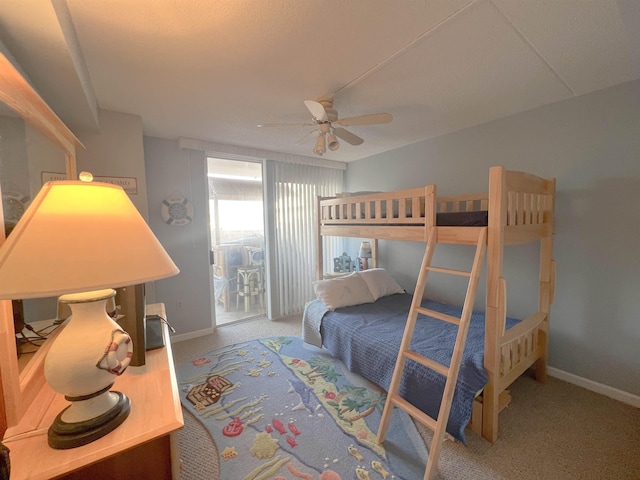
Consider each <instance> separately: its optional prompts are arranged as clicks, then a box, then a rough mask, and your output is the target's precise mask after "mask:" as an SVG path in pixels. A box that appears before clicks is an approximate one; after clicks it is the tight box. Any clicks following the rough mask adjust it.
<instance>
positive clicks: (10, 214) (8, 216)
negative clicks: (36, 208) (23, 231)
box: [2, 191, 31, 224]
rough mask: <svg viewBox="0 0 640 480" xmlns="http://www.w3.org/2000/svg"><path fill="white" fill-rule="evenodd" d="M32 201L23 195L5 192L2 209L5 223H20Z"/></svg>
mask: <svg viewBox="0 0 640 480" xmlns="http://www.w3.org/2000/svg"><path fill="white" fill-rule="evenodd" d="M30 201H31V198H30V197H29V196H27V195H24V194H22V193H19V192H12V191H8V192H3V193H2V209H3V212H4V221H5V223H12V224H16V223H18V220H20V218H21V217H22V214H23V213H24V211H25V210H26V209H27V205H28V204H29V202H30Z"/></svg>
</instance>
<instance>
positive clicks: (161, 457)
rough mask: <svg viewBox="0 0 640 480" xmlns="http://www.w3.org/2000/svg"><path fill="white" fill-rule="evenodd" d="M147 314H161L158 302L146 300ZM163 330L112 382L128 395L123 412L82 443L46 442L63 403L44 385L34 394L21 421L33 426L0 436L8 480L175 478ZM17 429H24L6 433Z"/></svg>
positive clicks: (171, 390)
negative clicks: (64, 446) (157, 343)
mask: <svg viewBox="0 0 640 480" xmlns="http://www.w3.org/2000/svg"><path fill="white" fill-rule="evenodd" d="M147 314H149V315H151V314H157V315H161V316H162V317H163V318H166V314H165V311H164V305H163V304H154V305H148V306H147ZM164 335H165V340H166V341H165V344H166V346H165V347H164V348H159V349H156V350H150V351H148V352H147V354H146V364H145V365H144V366H141V367H129V368H128V369H127V370H126V371H125V372H124V374H123V375H122V376H120V377H118V378H117V379H116V382H115V385H114V386H113V387H112V390H116V391H121V392H123V393H124V394H125V395H127V396H128V397H129V398H130V399H131V413H130V415H129V417H128V418H127V419H126V420H125V422H124V423H123V424H122V425H120V426H119V427H117V428H116V429H115V430H114V431H113V432H111V433H109V434H107V435H106V436H104V437H102V438H100V439H98V440H96V441H94V442H92V443H89V444H88V445H83V446H81V447H77V448H72V449H69V450H54V449H52V448H50V447H49V446H48V444H47V429H48V427H49V425H50V424H51V423H52V421H53V419H54V418H55V416H56V415H57V414H58V413H59V412H60V411H61V410H62V409H63V408H64V407H66V406H67V405H68V402H67V401H66V400H65V399H64V396H63V395H60V394H57V393H55V392H53V391H52V390H51V388H50V387H49V386H48V385H47V384H45V385H44V386H43V387H42V390H41V392H40V394H39V395H38V398H39V399H40V398H42V399H43V401H42V402H36V405H34V406H33V408H31V409H29V411H27V414H26V415H25V418H23V420H22V421H21V424H25V423H26V424H27V425H28V424H32V425H33V426H34V427H35V429H31V430H26V429H25V428H24V425H22V428H20V427H21V425H18V428H17V429H16V428H10V429H9V430H8V431H7V432H6V434H5V438H4V439H3V442H4V443H5V445H6V446H7V447H8V448H9V449H10V450H11V452H10V458H11V480H23V479H33V480H37V479H42V480H45V479H51V478H65V479H91V480H102V479H105V480H106V479H110V480H111V479H119V478H141V479H142V478H153V479H154V480H162V479H178V478H180V459H179V451H178V439H177V438H176V437H177V430H179V429H180V428H182V426H183V425H184V421H183V418H182V409H181V406H180V398H179V395H178V387H177V382H176V375H175V369H174V366H173V358H172V354H171V343H170V342H169V334H168V331H167V329H166V325H165V330H164ZM37 418H39V420H34V419H37ZM20 430H22V431H25V430H26V433H21V434H20V433H18V434H13V435H12V432H16V431H20Z"/></svg>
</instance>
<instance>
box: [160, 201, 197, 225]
mask: <svg viewBox="0 0 640 480" xmlns="http://www.w3.org/2000/svg"><path fill="white" fill-rule="evenodd" d="M160 213H161V214H162V219H163V220H164V221H165V223H167V224H169V225H186V224H188V223H190V222H191V220H193V205H191V202H189V200H187V199H186V198H184V197H181V196H173V197H169V198H167V199H165V200H163V201H162V205H161V207H160Z"/></svg>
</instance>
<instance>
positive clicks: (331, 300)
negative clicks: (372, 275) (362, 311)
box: [313, 273, 374, 310]
mask: <svg viewBox="0 0 640 480" xmlns="http://www.w3.org/2000/svg"><path fill="white" fill-rule="evenodd" d="M313 291H314V292H316V296H317V297H318V298H319V299H320V300H322V303H324V305H325V306H326V307H327V308H328V309H330V310H335V309H336V308H339V307H348V306H350V305H360V304H361V303H372V302H373V301H374V298H373V296H372V295H371V292H370V291H369V288H368V287H367V284H366V283H365V281H364V280H363V279H362V278H361V277H360V276H359V275H358V274H357V273H352V274H350V275H347V276H345V277H338V278H331V279H329V280H316V281H315V282H313Z"/></svg>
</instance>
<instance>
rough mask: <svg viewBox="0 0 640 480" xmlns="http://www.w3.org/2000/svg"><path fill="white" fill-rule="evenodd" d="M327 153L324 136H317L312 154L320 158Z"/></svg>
mask: <svg viewBox="0 0 640 480" xmlns="http://www.w3.org/2000/svg"><path fill="white" fill-rule="evenodd" d="M326 151H327V145H326V143H325V139H324V135H323V134H320V135H318V139H317V140H316V146H315V147H314V149H313V153H315V154H316V155H320V156H322V154H323V153H324V152H326Z"/></svg>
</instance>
